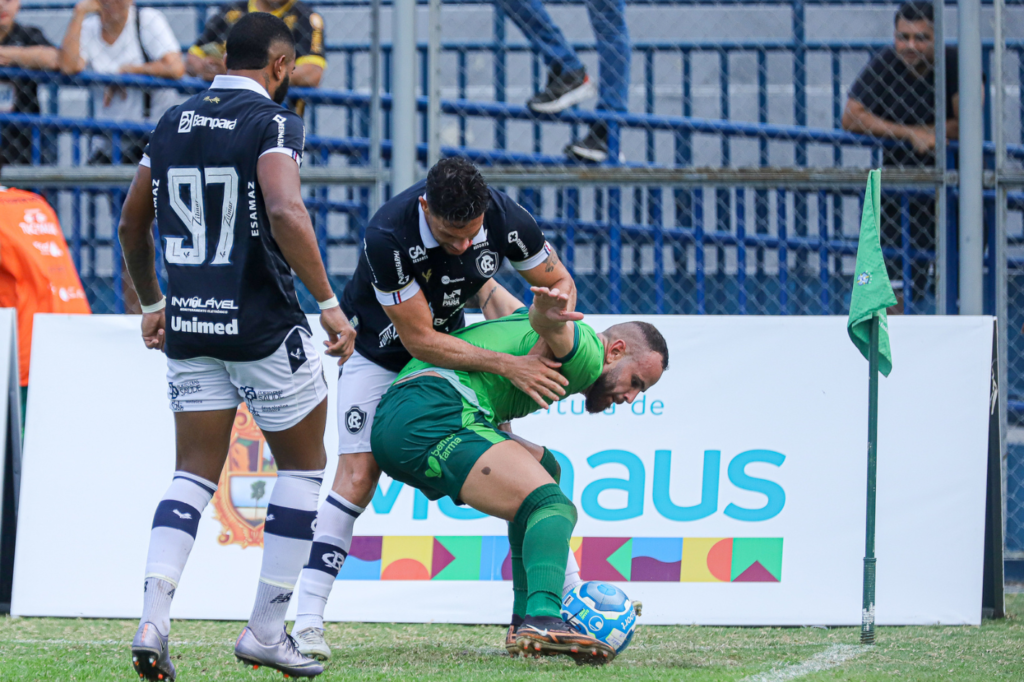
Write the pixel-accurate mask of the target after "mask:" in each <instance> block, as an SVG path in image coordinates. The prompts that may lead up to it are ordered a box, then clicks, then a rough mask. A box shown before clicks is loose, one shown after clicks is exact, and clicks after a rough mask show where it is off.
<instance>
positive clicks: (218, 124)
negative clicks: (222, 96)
mask: <svg viewBox="0 0 1024 682" xmlns="http://www.w3.org/2000/svg"><path fill="white" fill-rule="evenodd" d="M237 124H238V121H237V120H235V119H233V118H212V117H210V116H203V115H202V114H197V113H196V112H195V111H183V112H181V118H180V119H178V132H179V133H190V132H192V129H193V128H211V129H217V128H220V129H222V130H234V129H235V126H236V125H237Z"/></svg>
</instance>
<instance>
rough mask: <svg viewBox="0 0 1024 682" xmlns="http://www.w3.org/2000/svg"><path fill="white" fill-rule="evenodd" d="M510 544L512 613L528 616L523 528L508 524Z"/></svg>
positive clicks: (517, 615)
mask: <svg viewBox="0 0 1024 682" xmlns="http://www.w3.org/2000/svg"><path fill="white" fill-rule="evenodd" d="M508 544H509V549H510V550H511V551H510V553H511V555H512V615H514V616H516V617H517V618H525V617H526V567H525V566H523V528H522V527H521V526H518V525H516V524H514V523H510V524H508Z"/></svg>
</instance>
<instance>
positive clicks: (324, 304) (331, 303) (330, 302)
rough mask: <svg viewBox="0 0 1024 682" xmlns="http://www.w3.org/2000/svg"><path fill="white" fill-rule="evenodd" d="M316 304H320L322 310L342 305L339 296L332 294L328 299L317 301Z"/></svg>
mask: <svg viewBox="0 0 1024 682" xmlns="http://www.w3.org/2000/svg"><path fill="white" fill-rule="evenodd" d="M316 304H317V305H318V306H320V310H327V309H328V308H337V307H338V306H339V305H341V304H340V303H338V297H337V296H331V297H330V298H329V299H327V300H326V301H317V302H316Z"/></svg>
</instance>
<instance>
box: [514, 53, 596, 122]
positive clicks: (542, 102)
mask: <svg viewBox="0 0 1024 682" xmlns="http://www.w3.org/2000/svg"><path fill="white" fill-rule="evenodd" d="M596 96H597V88H596V87H595V86H594V83H593V82H591V80H590V78H589V77H588V76H587V72H586V71H585V70H584V69H577V70H576V71H562V67H561V65H559V64H555V65H554V66H552V67H551V70H550V71H548V84H547V87H546V88H544V90H543V92H538V93H537V94H536V95H534V96H533V97H531V98H530V100H529V101H528V102H527V103H526V106H528V107H529V108H530V109H531V110H532V111H535V112H537V113H538V114H557V113H558V112H560V111H565V110H566V109H568V108H569V107H571V106H574V105H576V104H579V103H580V102H582V101H583V100H586V99H590V98H591V97H596Z"/></svg>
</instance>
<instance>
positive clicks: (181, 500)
mask: <svg viewBox="0 0 1024 682" xmlns="http://www.w3.org/2000/svg"><path fill="white" fill-rule="evenodd" d="M294 66H295V45H294V40H293V38H292V34H291V31H289V30H288V27H287V26H286V25H285V23H284V22H283V21H282V20H280V19H278V18H277V17H274V16H273V15H270V14H264V13H251V14H248V15H246V16H245V17H243V18H242V19H240V20H239V21H238V23H237V24H236V25H235V26H234V28H233V29H232V31H231V34H230V35H229V36H228V40H227V70H228V75H226V76H217V78H216V79H215V80H214V82H213V84H212V86H211V87H210V89H209V90H207V91H205V92H202V93H199V94H197V95H195V96H193V97H192V98H190V99H189V100H188V101H186V102H185V103H184V104H181V105H179V106H177V107H174V108H173V109H170V110H169V111H168V112H167V113H166V114H165V115H164V116H163V117H162V118H161V120H160V123H159V124H158V125H157V127H156V130H155V131H154V132H153V135H152V137H151V139H150V143H149V147H148V148H147V153H146V156H145V157H144V158H143V160H142V163H141V164H140V165H139V168H138V170H137V172H136V175H135V179H134V181H133V182H132V186H131V189H130V190H129V193H128V197H127V199H126V200H125V205H124V209H123V210H122V213H121V223H120V225H119V228H118V232H119V236H120V239H121V244H122V247H123V249H124V255H125V260H126V262H127V265H128V271H129V273H130V274H131V277H132V280H133V282H134V283H135V288H136V290H137V291H138V293H139V300H140V302H141V303H142V304H143V313H144V314H143V318H142V337H143V341H144V342H145V344H146V346H147V347H148V348H153V349H159V350H163V351H164V352H165V353H166V354H167V378H168V384H169V398H170V407H171V409H172V410H173V412H174V422H175V442H176V448H177V462H176V466H175V473H174V478H173V480H172V482H171V485H170V487H169V488H168V489H167V492H166V493H165V494H164V497H163V499H162V500H161V501H160V503H159V505H158V506H157V509H156V513H155V515H154V518H153V529H152V531H151V535H150V544H149V554H148V557H147V561H146V574H145V583H144V598H143V602H144V605H143V612H142V619H141V621H140V624H139V629H138V631H137V633H136V635H135V638H134V639H133V641H132V646H131V648H132V663H133V666H134V668H135V671H136V672H137V673H138V674H139V675H140V677H145V678H147V679H150V680H173V679H174V677H175V670H174V665H173V664H172V663H171V660H170V655H169V652H168V643H167V636H168V632H169V630H170V617H169V612H170V604H171V598H172V597H173V595H174V591H175V589H176V588H177V585H178V580H179V579H180V577H181V572H182V569H183V568H184V566H185V562H186V560H187V559H188V554H189V552H190V551H191V549H192V544H193V542H194V539H195V535H196V529H197V527H198V524H199V518H200V516H201V515H202V512H203V509H204V508H205V507H206V504H207V503H208V502H209V501H210V498H211V497H212V496H213V494H214V492H215V491H216V488H217V483H216V481H217V480H218V479H219V477H220V472H221V470H222V469H223V467H224V460H225V458H226V456H227V452H228V444H229V440H230V435H231V428H232V424H233V423H234V420H235V413H236V410H237V407H238V405H239V404H240V403H241V402H242V400H244V401H245V402H246V404H247V405H248V408H249V411H250V412H251V413H252V415H253V417H254V418H255V420H256V423H257V424H258V425H259V426H260V428H261V429H262V430H263V433H264V436H265V437H266V440H267V443H268V445H269V446H270V448H271V449H272V450H273V453H274V458H275V460H276V462H277V466H278V476H277V480H276V483H275V485H274V489H273V492H272V493H271V496H270V499H269V505H268V507H267V517H266V524H265V526H264V552H263V563H262V567H261V570H260V580H259V584H258V589H257V594H256V604H255V606H254V607H253V611H252V615H251V616H250V618H249V622H248V624H247V625H246V627H245V629H244V630H243V631H242V634H241V635H240V636H239V638H238V641H237V643H236V645H235V655H236V656H237V657H238V659H239V660H241V661H243V662H245V663H248V664H251V665H253V666H261V665H266V666H269V667H272V668H275V669H277V670H280V671H282V672H284V673H285V674H287V675H292V676H297V677H313V676H316V675H318V674H319V673H321V672H323V666H322V665H321V664H320V663H318V662H316V661H315V660H313V659H310V658H307V657H305V656H303V655H302V654H301V653H299V651H298V649H297V647H296V645H295V642H294V640H292V639H291V638H290V637H289V636H288V635H287V634H286V632H285V628H284V617H285V611H286V610H287V608H288V603H289V601H290V599H291V595H292V591H293V589H294V585H295V583H296V580H297V579H298V576H299V572H300V570H301V568H302V565H303V563H304V562H305V560H306V557H307V556H308V555H309V549H310V546H311V543H312V540H313V527H314V524H315V520H316V504H317V497H318V494H319V490H320V484H321V482H322V480H323V473H324V466H325V463H326V456H325V452H324V445H323V436H324V426H325V423H326V415H327V384H326V382H325V379H324V374H323V368H322V366H321V363H320V358H319V355H318V352H317V350H316V349H315V348H314V347H313V344H312V343H311V340H310V337H311V332H310V329H309V326H308V324H307V323H306V318H305V316H304V315H303V314H302V310H301V309H300V307H299V304H298V300H297V298H296V295H295V288H294V282H293V279H292V274H291V273H292V270H294V271H295V273H296V274H297V275H298V277H299V278H300V279H301V280H302V282H303V283H304V284H305V285H306V287H307V288H308V289H309V291H310V292H311V293H312V294H313V295H314V296H315V297H316V299H317V300H318V301H319V302H320V308H321V314H320V324H321V325H322V326H323V327H324V329H325V330H326V331H327V334H328V338H329V341H328V350H327V352H328V354H329V355H332V356H336V357H339V358H341V360H342V361H344V360H345V359H347V357H348V355H350V354H351V352H352V344H353V342H354V335H353V333H352V330H351V327H350V326H349V325H348V322H347V321H346V320H345V317H344V315H343V313H342V312H341V308H340V306H339V304H338V300H337V298H336V297H335V296H334V293H333V291H332V290H331V286H330V283H329V281H328V279H327V273H326V271H325V269H324V265H323V262H322V261H321V259H320V253H319V250H318V248H317V242H316V238H315V235H314V233H313V229H312V225H311V223H310V220H309V214H308V213H307V212H306V208H305V206H304V204H303V201H302V196H301V194H300V185H299V164H300V163H301V160H302V148H303V145H304V132H303V124H302V119H300V118H299V117H298V116H296V115H295V114H294V113H291V112H289V111H288V110H286V109H285V108H283V107H282V106H281V104H280V103H281V102H282V101H283V100H284V97H285V94H286V93H287V90H288V77H289V74H290V73H291V71H292V69H293V68H294ZM154 217H157V218H158V219H159V225H160V237H161V239H162V240H163V254H164V261H165V264H166V266H167V279H168V291H167V296H166V298H165V297H164V296H163V295H162V293H161V291H160V286H159V284H158V282H157V277H156V269H155V264H154V255H155V248H154V243H153V233H152V224H153V219H154Z"/></svg>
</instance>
